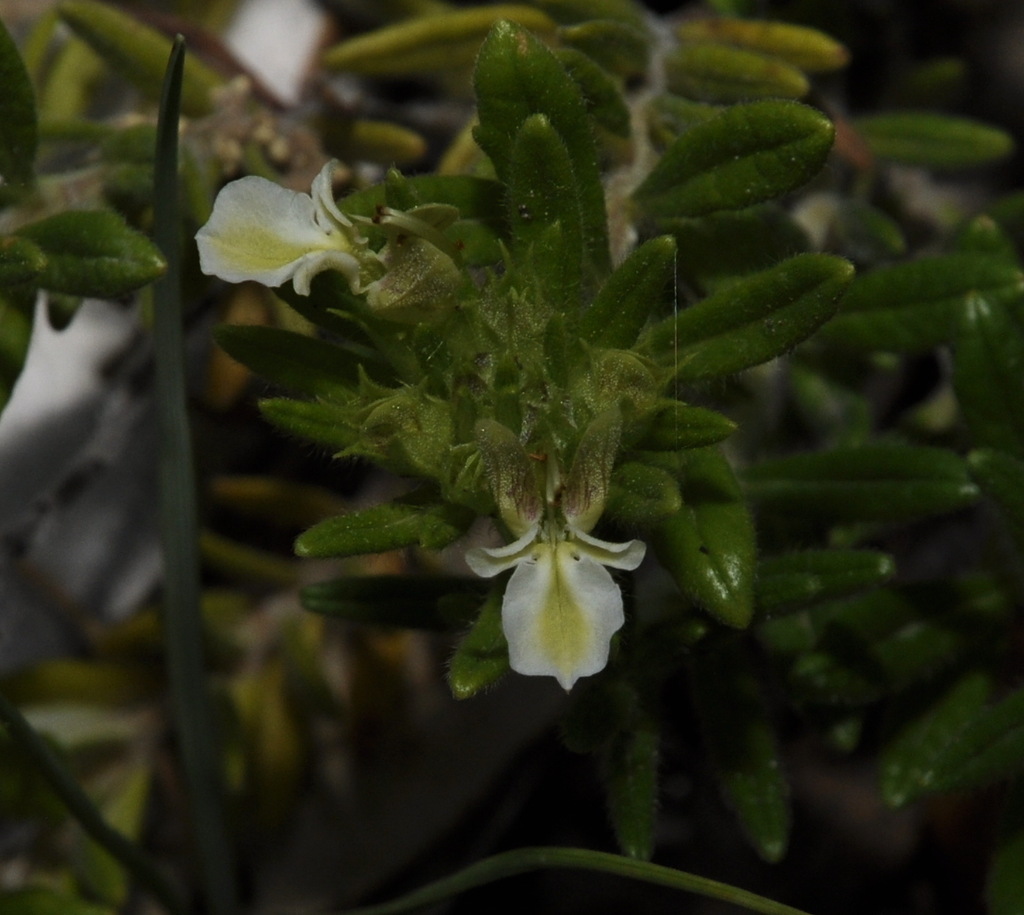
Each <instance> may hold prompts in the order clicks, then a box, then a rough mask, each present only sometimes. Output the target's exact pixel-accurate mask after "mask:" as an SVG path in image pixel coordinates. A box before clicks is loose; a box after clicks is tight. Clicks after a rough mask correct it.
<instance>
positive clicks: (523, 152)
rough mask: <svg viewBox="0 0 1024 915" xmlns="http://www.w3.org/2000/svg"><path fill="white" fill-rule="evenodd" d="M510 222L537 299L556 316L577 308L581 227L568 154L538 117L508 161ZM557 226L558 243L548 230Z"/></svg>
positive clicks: (523, 132) (521, 134) (546, 122)
mask: <svg viewBox="0 0 1024 915" xmlns="http://www.w3.org/2000/svg"><path fill="white" fill-rule="evenodd" d="M508 222H509V225H510V226H511V227H512V237H513V240H514V242H515V245H516V248H515V252H514V253H519V252H522V253H523V254H524V255H525V256H526V257H527V258H528V259H529V262H530V266H531V272H532V273H533V275H534V276H535V277H536V278H537V280H538V281H539V282H540V284H541V289H540V294H541V297H542V298H543V299H544V300H545V301H547V302H550V303H551V306H552V307H553V308H554V309H555V310H556V311H559V312H565V313H568V314H572V313H574V312H575V311H576V310H577V309H578V308H579V304H580V281H581V277H582V266H583V226H582V219H581V209H580V195H579V188H578V187H577V186H576V177H575V175H574V173H573V166H572V162H571V161H570V159H569V151H568V150H567V149H566V147H565V144H564V143H563V142H562V140H561V138H560V137H559V136H558V133H557V132H556V131H555V130H554V128H553V127H552V126H551V122H550V121H549V120H548V119H547V117H545V116H544V115H542V114H535V115H531V116H530V117H528V118H527V119H526V120H525V121H524V122H523V125H522V127H520V128H519V131H518V132H517V134H516V138H515V142H514V143H513V146H512V155H511V158H510V160H509V173H508ZM552 226H557V227H558V230H559V231H558V233H557V235H556V237H557V238H558V243H557V244H556V245H552V244H551V234H550V233H549V232H547V231H546V230H547V229H549V228H550V227H552Z"/></svg>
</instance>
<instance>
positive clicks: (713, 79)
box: [665, 42, 810, 103]
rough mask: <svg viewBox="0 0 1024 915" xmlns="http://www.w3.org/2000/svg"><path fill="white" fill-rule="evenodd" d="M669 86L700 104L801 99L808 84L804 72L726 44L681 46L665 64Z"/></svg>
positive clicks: (773, 58)
mask: <svg viewBox="0 0 1024 915" xmlns="http://www.w3.org/2000/svg"><path fill="white" fill-rule="evenodd" d="M665 71H666V76H667V80H668V87H669V89H671V90H672V91H673V92H676V93H678V94H679V95H685V96H688V97H689V98H693V99H697V100H698V101H702V102H717V103H729V102H742V101H747V100H751V99H760V98H789V99H797V98H803V97H804V96H805V95H806V94H807V92H808V90H809V89H810V83H809V82H808V81H807V77H806V76H804V74H803V71H801V70H799V69H798V68H797V67H794V66H792V65H791V64H788V63H786V62H785V61H784V60H781V59H780V58H778V57H774V56H771V55H768V54H761V53H758V52H756V51H749V50H744V49H741V48H734V47H730V46H729V45H726V44H716V43H712V42H699V43H694V44H684V45H683V46H682V47H680V48H678V49H677V50H676V51H674V52H672V53H671V54H670V55H669V56H668V58H667V60H666V64H665Z"/></svg>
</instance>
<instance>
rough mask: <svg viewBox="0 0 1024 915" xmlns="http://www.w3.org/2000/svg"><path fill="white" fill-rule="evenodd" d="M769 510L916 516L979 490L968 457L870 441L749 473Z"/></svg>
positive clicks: (948, 507) (844, 518) (952, 505)
mask: <svg viewBox="0 0 1024 915" xmlns="http://www.w3.org/2000/svg"><path fill="white" fill-rule="evenodd" d="M744 482H745V483H746V487H745V488H746V491H747V494H748V495H749V496H750V498H751V499H753V500H754V501H755V502H756V503H757V504H758V505H759V506H760V507H761V508H762V509H763V510H766V511H776V512H785V513H792V512H799V513H800V514H802V515H804V516H806V517H809V518H820V519H822V520H826V521H832V522H835V523H840V522H856V521H909V520H911V519H913V518H921V517H927V516H928V515H935V514H940V513H942V512H949V511H954V510H956V509H958V508H964V507H965V506H967V505H970V504H971V503H973V502H974V501H975V500H976V499H977V496H978V490H977V487H976V486H975V485H974V484H973V483H972V482H971V480H970V478H969V476H968V474H967V468H966V465H965V464H964V462H963V460H962V459H961V458H959V457H958V456H957V455H956V454H954V453H953V452H951V451H947V450H945V449H943V448H929V447H924V446H910V445H888V444H883V445H864V446H860V447H849V448H836V449H834V450H832V451H823V452H816V453H811V454H797V455H793V456H791V457H784V458H776V459H774V460H770V461H765V462H764V463H761V464H758V465H756V466H754V467H750V468H749V469H747V470H746V471H745V472H744Z"/></svg>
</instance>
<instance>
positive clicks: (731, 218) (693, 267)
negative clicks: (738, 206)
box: [659, 204, 808, 289]
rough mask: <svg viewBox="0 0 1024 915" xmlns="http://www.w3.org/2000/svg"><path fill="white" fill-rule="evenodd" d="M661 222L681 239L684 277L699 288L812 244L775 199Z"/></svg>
mask: <svg viewBox="0 0 1024 915" xmlns="http://www.w3.org/2000/svg"><path fill="white" fill-rule="evenodd" d="M659 225H660V227H661V228H662V229H663V230H664V231H666V232H671V233H672V234H673V235H674V236H675V239H676V242H677V243H678V244H679V262H678V263H679V279H680V281H681V282H685V283H688V284H689V285H691V286H693V287H695V288H697V289H707V288H709V287H713V286H715V285H716V284H718V283H723V284H724V283H725V282H728V281H729V280H731V279H733V278H735V277H737V276H741V275H743V274H748V273H755V272H757V271H758V270H765V269H767V268H768V267H773V266H775V265H776V264H778V263H779V262H780V261H784V260H785V259H786V258H788V257H792V256H793V255H794V254H800V253H802V252H804V251H806V250H807V248H808V241H807V236H806V235H805V234H804V231H803V229H801V228H800V227H799V226H798V225H797V224H796V223H795V222H793V220H792V219H791V218H790V217H789V216H788V214H786V213H785V212H784V211H783V210H782V209H781V208H780V207H778V206H777V205H775V204H764V205H762V206H757V207H750V208H749V209H745V210H739V211H723V212H720V213H710V214H708V215H707V216H701V217H698V218H695V219H662V220H660V221H659Z"/></svg>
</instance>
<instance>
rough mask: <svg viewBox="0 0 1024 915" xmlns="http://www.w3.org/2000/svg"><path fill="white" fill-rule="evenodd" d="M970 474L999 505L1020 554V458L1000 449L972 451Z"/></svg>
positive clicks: (1023, 501)
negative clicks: (1004, 452)
mask: <svg viewBox="0 0 1024 915" xmlns="http://www.w3.org/2000/svg"><path fill="white" fill-rule="evenodd" d="M967 465H968V466H969V467H970V470H971V476H972V478H973V479H974V480H975V481H976V482H977V484H978V485H979V486H980V487H981V491H982V492H983V493H984V494H985V495H986V496H988V497H989V498H990V499H991V500H992V501H993V502H995V503H996V506H997V507H998V509H999V513H1000V514H1001V515H1002V517H1003V520H1004V521H1005V522H1006V526H1007V528H1008V529H1009V531H1010V536H1011V537H1012V538H1013V542H1014V543H1015V544H1016V545H1017V550H1018V551H1019V552H1020V554H1021V555H1022V556H1024V461H1021V460H1019V459H1017V458H1015V457H1012V456H1011V455H1009V454H1003V453H1002V452H1001V451H992V450H981V451H972V452H971V453H970V454H969V455H968V456H967Z"/></svg>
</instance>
